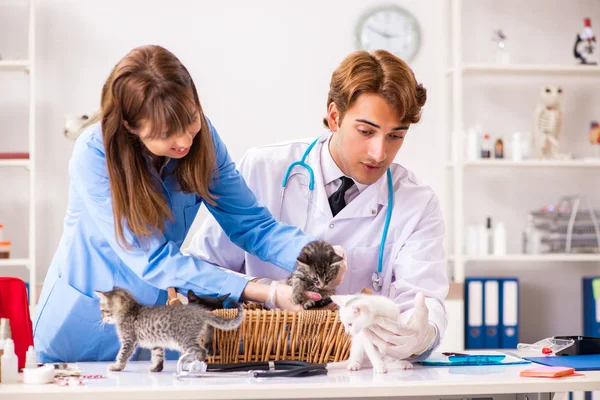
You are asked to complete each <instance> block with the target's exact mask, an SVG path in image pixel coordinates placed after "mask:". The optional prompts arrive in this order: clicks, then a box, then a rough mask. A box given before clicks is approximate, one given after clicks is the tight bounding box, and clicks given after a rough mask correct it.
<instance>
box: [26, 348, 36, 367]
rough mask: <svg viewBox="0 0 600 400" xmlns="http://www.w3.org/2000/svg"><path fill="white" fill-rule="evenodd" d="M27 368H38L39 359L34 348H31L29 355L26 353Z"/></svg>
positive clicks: (28, 351)
mask: <svg viewBox="0 0 600 400" xmlns="http://www.w3.org/2000/svg"><path fill="white" fill-rule="evenodd" d="M25 368H37V357H36V356H35V350H34V349H33V346H29V349H28V350H27V353H25Z"/></svg>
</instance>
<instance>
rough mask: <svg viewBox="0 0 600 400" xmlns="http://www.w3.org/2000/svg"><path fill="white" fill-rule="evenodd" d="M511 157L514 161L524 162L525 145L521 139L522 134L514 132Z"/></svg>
mask: <svg viewBox="0 0 600 400" xmlns="http://www.w3.org/2000/svg"><path fill="white" fill-rule="evenodd" d="M511 155H512V159H513V161H522V160H523V144H522V139H521V132H519V131H517V132H513V134H512V143H511Z"/></svg>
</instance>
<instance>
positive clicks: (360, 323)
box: [331, 295, 374, 336]
mask: <svg viewBox="0 0 600 400" xmlns="http://www.w3.org/2000/svg"><path fill="white" fill-rule="evenodd" d="M331 300H333V302H334V303H335V304H337V305H338V306H339V307H340V311H339V313H340V321H342V324H343V325H344V329H345V330H346V332H348V333H349V334H350V335H352V336H354V335H356V334H357V333H359V332H360V331H362V330H363V329H365V328H368V327H369V326H371V325H372V324H373V319H374V317H373V313H372V310H371V309H370V307H369V305H368V304H366V303H365V302H363V301H361V298H360V297H358V296H351V295H346V296H339V295H337V296H335V295H334V296H331Z"/></svg>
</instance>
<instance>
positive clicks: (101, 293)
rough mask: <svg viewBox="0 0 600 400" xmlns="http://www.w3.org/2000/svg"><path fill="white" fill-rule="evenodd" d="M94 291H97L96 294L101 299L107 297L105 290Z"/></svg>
mask: <svg viewBox="0 0 600 400" xmlns="http://www.w3.org/2000/svg"><path fill="white" fill-rule="evenodd" d="M94 293H96V296H98V297H99V298H100V299H104V300H106V299H107V297H106V294H105V293H104V292H100V291H94Z"/></svg>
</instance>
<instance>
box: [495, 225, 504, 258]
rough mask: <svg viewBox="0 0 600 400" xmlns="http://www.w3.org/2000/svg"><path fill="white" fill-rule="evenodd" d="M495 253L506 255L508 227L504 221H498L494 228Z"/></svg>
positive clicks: (496, 254)
mask: <svg viewBox="0 0 600 400" xmlns="http://www.w3.org/2000/svg"><path fill="white" fill-rule="evenodd" d="M494 255H495V256H503V255H506V228H504V224H503V223H502V222H496V227H495V228H494Z"/></svg>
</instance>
